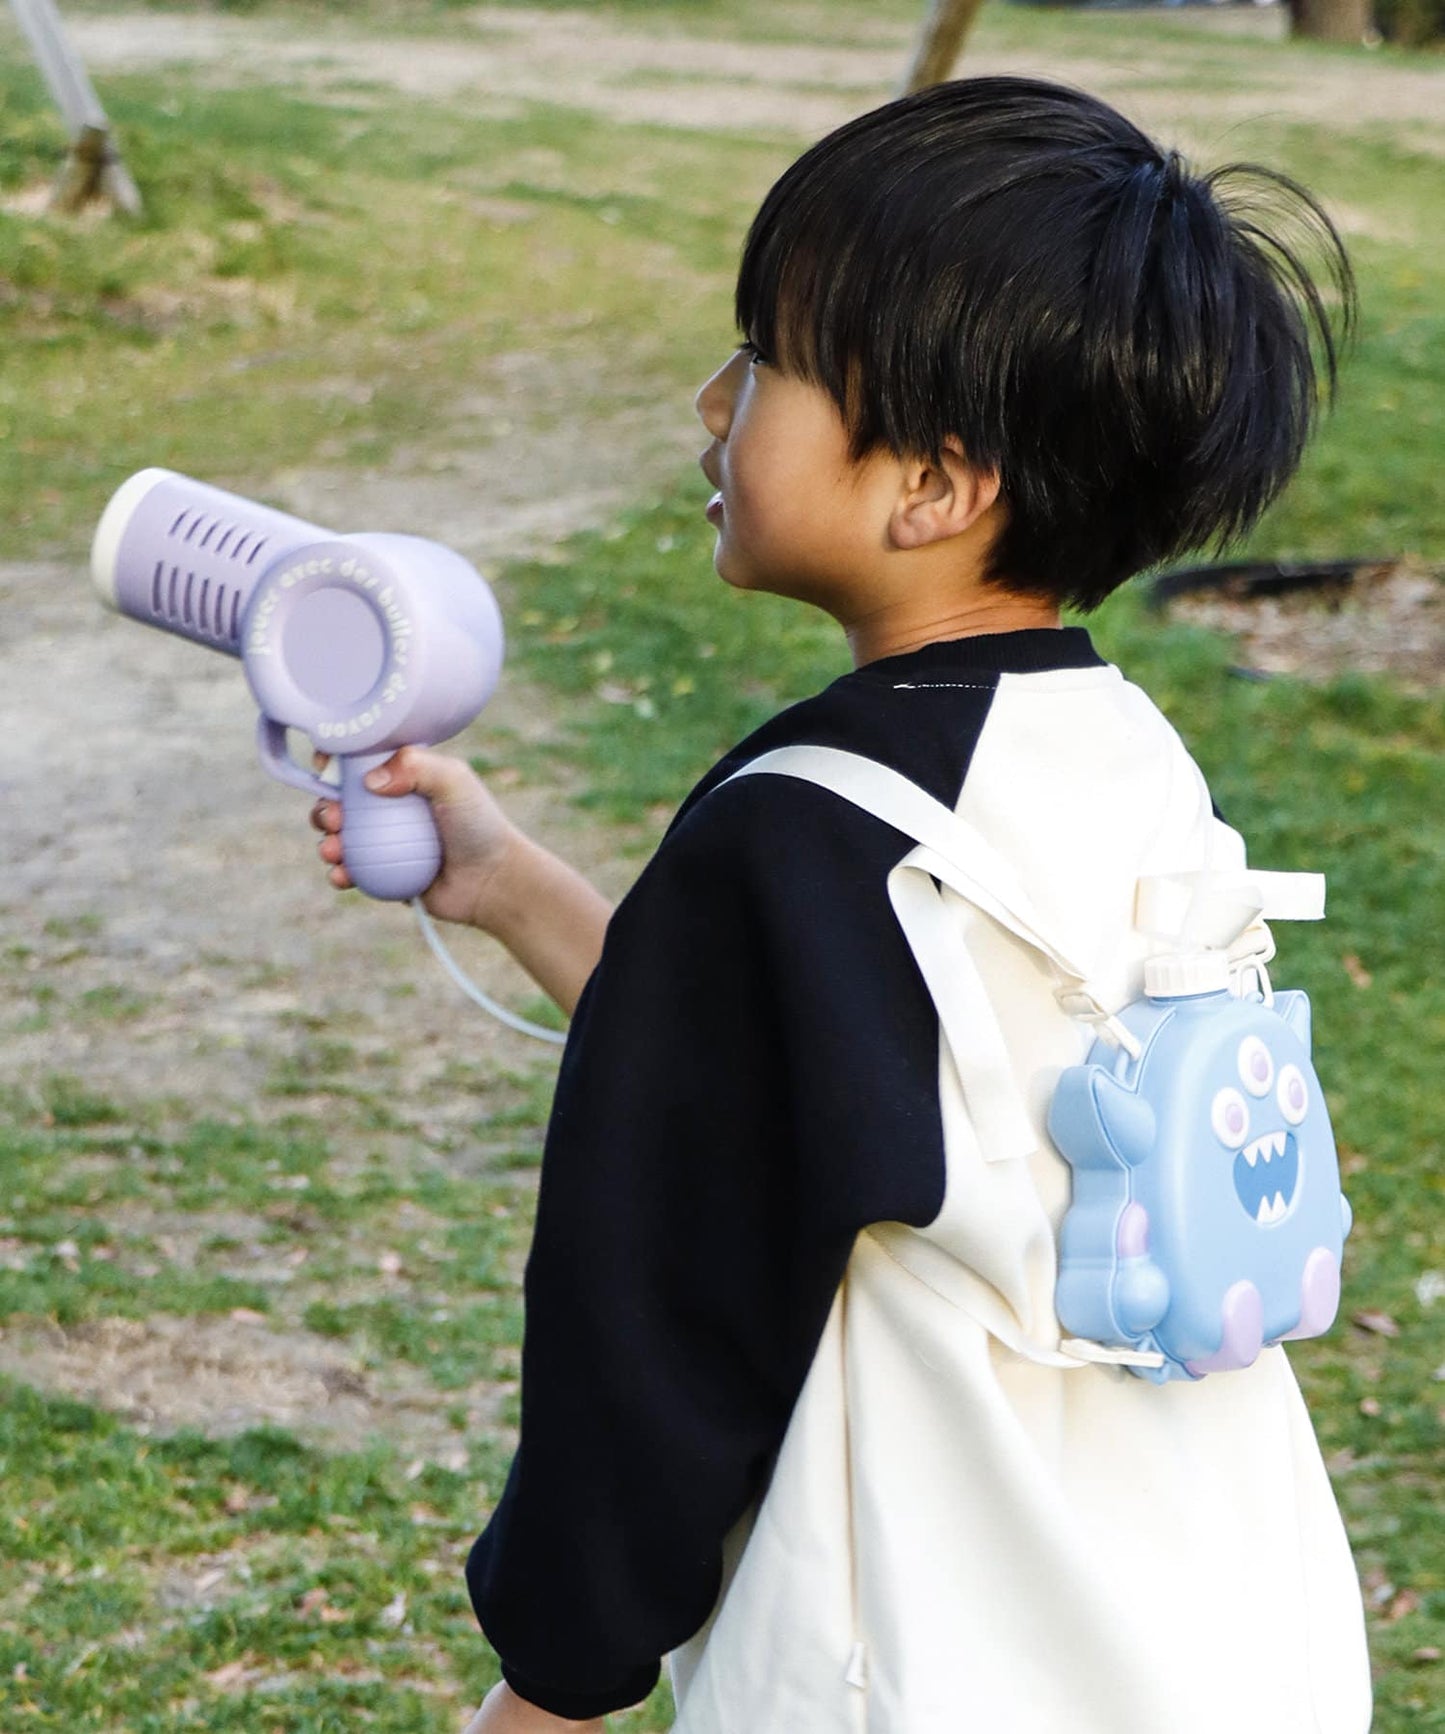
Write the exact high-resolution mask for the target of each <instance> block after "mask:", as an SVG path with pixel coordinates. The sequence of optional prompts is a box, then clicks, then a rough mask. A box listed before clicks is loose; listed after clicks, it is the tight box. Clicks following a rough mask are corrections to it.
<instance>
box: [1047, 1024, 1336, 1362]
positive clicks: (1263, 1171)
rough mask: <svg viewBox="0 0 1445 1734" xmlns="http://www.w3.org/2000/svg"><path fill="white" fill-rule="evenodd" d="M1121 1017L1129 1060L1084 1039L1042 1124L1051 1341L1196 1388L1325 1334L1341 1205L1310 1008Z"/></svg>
mask: <svg viewBox="0 0 1445 1734" xmlns="http://www.w3.org/2000/svg"><path fill="white" fill-rule="evenodd" d="M1121 1015H1122V1017H1123V1019H1124V1021H1125V1022H1126V1023H1127V1024H1128V1026H1129V1028H1130V1030H1131V1031H1132V1033H1133V1034H1134V1035H1135V1036H1136V1037H1137V1038H1138V1040H1139V1042H1140V1045H1141V1049H1142V1051H1141V1053H1140V1055H1139V1057H1138V1058H1137V1059H1131V1058H1129V1057H1128V1056H1127V1055H1126V1054H1124V1053H1123V1052H1122V1051H1120V1050H1118V1049H1115V1048H1112V1047H1110V1046H1109V1045H1108V1044H1107V1043H1103V1042H1101V1043H1099V1044H1096V1046H1095V1049H1094V1051H1093V1052H1092V1053H1091V1055H1090V1057H1089V1061H1088V1063H1087V1064H1085V1065H1083V1066H1077V1067H1073V1068H1071V1069H1070V1070H1069V1071H1067V1072H1065V1074H1064V1076H1063V1078H1062V1079H1061V1080H1060V1083H1059V1087H1058V1090H1057V1092H1056V1094H1055V1098H1054V1104H1053V1108H1052V1110H1051V1112H1050V1119H1049V1130H1050V1134H1051V1136H1052V1137H1053V1139H1054V1142H1055V1144H1056V1145H1057V1146H1058V1148H1059V1150H1060V1153H1061V1154H1062V1155H1063V1156H1064V1157H1065V1158H1066V1159H1067V1160H1068V1162H1069V1163H1070V1164H1071V1166H1072V1167H1073V1170H1074V1199H1073V1204H1072V1206H1071V1208H1070V1211H1069V1213H1068V1215H1067V1216H1066V1218H1065V1220H1064V1224H1063V1229H1062V1233H1061V1240H1060V1271H1059V1283H1058V1292H1057V1305H1058V1312H1059V1317H1060V1319H1061V1321H1062V1322H1063V1324H1064V1325H1065V1327H1066V1329H1068V1330H1071V1331H1073V1332H1075V1333H1076V1334H1078V1335H1080V1336H1085V1337H1090V1338H1093V1339H1094V1340H1098V1341H1105V1342H1114V1343H1120V1344H1129V1345H1131V1346H1134V1347H1150V1348H1155V1349H1157V1350H1159V1351H1160V1352H1162V1353H1163V1354H1164V1355H1166V1356H1167V1357H1168V1359H1169V1361H1170V1362H1171V1363H1172V1364H1173V1366H1174V1368H1175V1369H1176V1370H1177V1371H1184V1372H1187V1373H1189V1374H1191V1375H1194V1376H1198V1375H1199V1374H1200V1373H1203V1372H1206V1371H1216V1370H1223V1369H1225V1368H1227V1367H1237V1366H1247V1365H1249V1364H1250V1363H1251V1362H1252V1361H1253V1360H1254V1359H1255V1358H1256V1356H1257V1355H1258V1353H1259V1350H1260V1347H1261V1345H1262V1344H1263V1343H1268V1342H1276V1341H1278V1340H1280V1339H1281V1338H1283V1337H1286V1336H1293V1335H1301V1334H1315V1333H1316V1332H1317V1331H1319V1330H1322V1329H1326V1328H1328V1324H1329V1323H1330V1322H1331V1320H1332V1319H1333V1314H1334V1306H1335V1301H1336V1300H1337V1297H1338V1281H1339V1276H1338V1273H1339V1258H1340V1252H1341V1247H1342V1243H1343V1239H1344V1235H1345V1233H1346V1232H1347V1228H1348V1206H1347V1205H1346V1204H1345V1202H1344V1200H1343V1198H1342V1196H1341V1194H1340V1190H1339V1170H1338V1164H1337V1160H1336V1155H1335V1145H1334V1135H1333V1133H1332V1131H1331V1129H1330V1123H1329V1115H1328V1113H1327V1111H1326V1108H1325V1104H1324V1098H1323V1094H1322V1092H1321V1090H1320V1086H1319V1080H1318V1078H1317V1077H1316V1076H1315V1073H1314V1068H1313V1066H1312V1064H1311V1061H1310V1052H1309V1041H1310V1013H1309V1001H1308V1000H1307V999H1306V998H1305V996H1304V995H1303V994H1300V993H1282V994H1280V995H1279V996H1278V997H1277V998H1276V1000H1275V1002H1274V1004H1273V1006H1267V1005H1265V1004H1264V1003H1263V1002H1262V1001H1260V1000H1253V999H1251V1000H1243V999H1237V998H1234V997H1233V996H1231V995H1229V994H1227V993H1214V994H1200V995H1195V996H1191V997H1185V998H1179V999H1172V1000H1165V999H1158V1000H1154V999H1146V1000H1140V1001H1138V1002H1136V1003H1135V1004H1134V1005H1133V1006H1130V1007H1128V1008H1126V1010H1125V1011H1124V1013H1123V1014H1121ZM1331 1294H1333V1296H1334V1299H1333V1300H1332V1299H1331ZM1146 1296H1147V1297H1148V1298H1147V1304H1146V1299H1145V1297H1146ZM1161 1302H1162V1304H1161ZM1326 1309H1327V1310H1328V1317H1324V1318H1323V1322H1321V1320H1322V1315H1323V1314H1324V1312H1325V1311H1326ZM1177 1371H1176V1376H1177Z"/></svg>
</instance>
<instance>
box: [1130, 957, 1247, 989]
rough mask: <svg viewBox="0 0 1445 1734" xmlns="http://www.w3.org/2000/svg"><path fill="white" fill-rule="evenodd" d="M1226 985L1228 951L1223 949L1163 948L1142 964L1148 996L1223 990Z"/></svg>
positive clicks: (1227, 978)
mask: <svg viewBox="0 0 1445 1734" xmlns="http://www.w3.org/2000/svg"><path fill="white" fill-rule="evenodd" d="M1228 987H1229V954H1228V953H1227V952H1223V951H1192V952H1183V953H1181V952H1165V953H1164V954H1163V955H1162V956H1160V957H1151V958H1150V959H1149V960H1148V961H1147V962H1146V963H1145V965H1144V992H1145V993H1147V994H1148V996H1149V998H1150V999H1189V998H1192V997H1193V996H1194V995H1195V994H1201V993H1223V992H1225V991H1227V990H1228Z"/></svg>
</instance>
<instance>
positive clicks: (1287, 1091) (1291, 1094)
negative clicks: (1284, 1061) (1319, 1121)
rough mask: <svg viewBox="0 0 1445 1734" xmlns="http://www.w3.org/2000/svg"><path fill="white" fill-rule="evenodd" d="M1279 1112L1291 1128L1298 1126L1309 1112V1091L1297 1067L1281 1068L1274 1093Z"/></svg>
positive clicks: (1302, 1074)
mask: <svg viewBox="0 0 1445 1734" xmlns="http://www.w3.org/2000/svg"><path fill="white" fill-rule="evenodd" d="M1275 1099H1276V1101H1278V1103H1279V1111H1280V1113H1281V1114H1283V1115H1284V1117H1285V1119H1286V1120H1288V1121H1289V1123H1290V1125H1291V1126H1298V1125H1299V1123H1300V1121H1301V1120H1303V1119H1304V1117H1305V1115H1306V1114H1308V1113H1309V1111H1310V1089H1309V1085H1308V1084H1307V1083H1306V1082H1305V1076H1304V1073H1303V1072H1302V1071H1301V1070H1300V1069H1299V1067H1298V1066H1282V1067H1281V1068H1280V1074H1279V1088H1278V1089H1277V1090H1276V1091H1275Z"/></svg>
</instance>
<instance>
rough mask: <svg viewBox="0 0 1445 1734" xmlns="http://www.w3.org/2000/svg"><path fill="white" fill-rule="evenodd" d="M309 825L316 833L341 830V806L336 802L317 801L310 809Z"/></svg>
mask: <svg viewBox="0 0 1445 1734" xmlns="http://www.w3.org/2000/svg"><path fill="white" fill-rule="evenodd" d="M311 823H312V825H313V827H314V828H315V829H316V830H318V831H339V830H340V829H341V806H340V803H339V802H336V801H318V802H317V803H316V805H315V806H314V807H313V808H312V809H311Z"/></svg>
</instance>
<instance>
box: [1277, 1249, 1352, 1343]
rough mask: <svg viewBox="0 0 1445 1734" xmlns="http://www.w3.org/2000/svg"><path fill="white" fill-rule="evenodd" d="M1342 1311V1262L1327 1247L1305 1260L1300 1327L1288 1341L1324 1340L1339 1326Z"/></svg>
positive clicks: (1287, 1335) (1290, 1335)
mask: <svg viewBox="0 0 1445 1734" xmlns="http://www.w3.org/2000/svg"><path fill="white" fill-rule="evenodd" d="M1339 1308H1340V1265H1339V1260H1338V1259H1337V1258H1336V1257H1335V1255H1334V1253H1332V1252H1331V1251H1330V1249H1329V1248H1328V1247H1327V1246H1317V1247H1316V1248H1315V1249H1314V1251H1313V1252H1312V1253H1311V1254H1310V1255H1309V1257H1308V1258H1307V1259H1306V1260H1305V1269H1304V1275H1303V1277H1302V1278H1301V1279H1300V1294H1299V1323H1298V1324H1297V1325H1296V1326H1295V1328H1294V1329H1293V1330H1292V1331H1286V1332H1285V1333H1284V1336H1285V1339H1288V1338H1292V1337H1322V1336H1323V1335H1324V1334H1325V1332H1326V1331H1327V1330H1328V1329H1329V1328H1330V1326H1331V1325H1332V1324H1333V1323H1334V1322H1335V1314H1336V1313H1337V1312H1338V1311H1339ZM1282 1340H1283V1339H1282Z"/></svg>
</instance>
